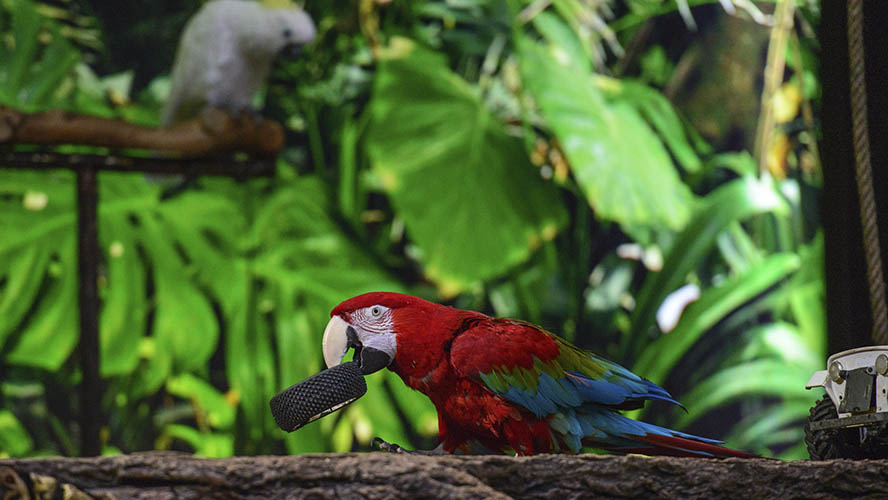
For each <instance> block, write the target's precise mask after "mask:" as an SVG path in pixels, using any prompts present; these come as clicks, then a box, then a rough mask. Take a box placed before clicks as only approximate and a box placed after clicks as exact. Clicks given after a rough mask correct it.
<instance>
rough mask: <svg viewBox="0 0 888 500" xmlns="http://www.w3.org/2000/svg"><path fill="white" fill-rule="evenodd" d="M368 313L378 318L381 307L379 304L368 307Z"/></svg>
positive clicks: (380, 314) (380, 313)
mask: <svg viewBox="0 0 888 500" xmlns="http://www.w3.org/2000/svg"><path fill="white" fill-rule="evenodd" d="M370 314H371V315H372V316H373V317H374V318H378V317H380V316H382V308H381V307H379V306H373V307H371V308H370Z"/></svg>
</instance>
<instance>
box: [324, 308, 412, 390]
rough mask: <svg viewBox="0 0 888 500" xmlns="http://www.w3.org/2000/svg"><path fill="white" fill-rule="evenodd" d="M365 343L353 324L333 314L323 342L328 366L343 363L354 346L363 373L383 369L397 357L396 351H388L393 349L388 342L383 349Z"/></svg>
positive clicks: (367, 373)
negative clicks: (389, 347)
mask: <svg viewBox="0 0 888 500" xmlns="http://www.w3.org/2000/svg"><path fill="white" fill-rule="evenodd" d="M364 344H365V343H364V342H363V341H362V340H361V338H360V337H359V335H358V332H357V331H356V330H355V328H354V327H353V326H351V325H349V324H348V323H346V322H345V320H343V319H342V318H340V317H339V316H333V317H332V318H330V322H329V323H327V327H326V328H325V329H324V340H323V342H322V345H323V351H324V362H325V363H326V364H327V368H332V367H334V366H336V365H338V364H340V363H342V360H343V358H345V353H346V352H348V350H349V348H352V347H353V348H354V349H355V361H357V362H358V363H359V364H360V365H361V373H363V374H364V375H369V374H371V373H374V372H377V371H379V370H382V369H383V368H385V367H386V366H388V365H390V364H391V362H392V361H393V360H394V358H395V356H394V352H391V353H389V352H387V351H389V350H391V349H388V348H387V345H388V344H387V343H384V344H385V346H384V347H383V349H377V348H375V347H373V346H370V345H364Z"/></svg>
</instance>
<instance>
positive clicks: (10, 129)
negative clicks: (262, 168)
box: [0, 107, 284, 157]
mask: <svg viewBox="0 0 888 500" xmlns="http://www.w3.org/2000/svg"><path fill="white" fill-rule="evenodd" d="M0 144H46V145H50V144H52V145H57V144H83V145H90V146H103V147H109V148H115V149H125V148H126V149H129V148H132V149H148V150H152V151H160V152H165V153H173V154H177V155H180V156H205V155H211V154H218V153H230V152H235V151H243V152H247V153H252V154H254V155H257V156H263V157H273V156H276V155H277V154H278V153H279V152H280V151H281V149H282V148H283V146H284V130H283V127H281V125H280V124H279V123H277V122H273V121H270V120H259V121H256V120H254V119H253V117H252V116H250V115H249V114H243V115H241V116H240V117H237V118H235V117H232V116H231V115H229V114H228V113H226V112H224V111H222V110H220V109H214V108H208V109H207V110H205V111H204V113H203V114H202V115H201V116H200V117H199V118H196V119H193V120H189V121H186V122H182V123H180V124H176V125H174V126H172V127H170V128H155V127H145V126H142V125H136V124H133V123H129V122H125V121H123V120H117V119H110V118H101V117H97V116H89V115H82V114H76V113H69V112H66V111H58V110H56V111H46V112H42V113H23V112H21V111H19V110H16V109H13V108H8V107H0Z"/></svg>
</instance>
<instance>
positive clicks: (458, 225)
mask: <svg viewBox="0 0 888 500" xmlns="http://www.w3.org/2000/svg"><path fill="white" fill-rule="evenodd" d="M369 112H370V123H369V133H368V135H367V138H366V148H367V152H368V153H369V155H370V158H371V161H372V163H373V169H374V170H375V172H376V173H377V174H378V175H379V176H380V178H381V179H382V184H383V188H384V189H385V191H386V192H387V193H388V195H389V196H390V198H391V200H392V203H393V204H394V206H395V210H396V213H397V216H398V217H401V218H402V219H403V220H404V224H405V226H406V228H407V235H408V237H409V238H410V240H411V241H412V242H413V243H414V244H415V245H416V247H417V248H418V250H419V254H420V257H419V259H420V261H421V262H422V265H423V269H424V271H425V273H426V274H427V275H428V276H429V277H431V278H432V279H433V280H435V282H436V283H437V284H438V286H439V289H440V290H441V292H443V293H444V294H452V293H455V292H458V291H460V290H462V289H464V288H465V287H467V286H470V285H473V284H476V283H478V282H480V281H482V280H485V279H489V278H492V277H494V276H496V275H499V274H502V273H503V272H505V271H506V270H508V269H509V268H510V267H513V266H515V265H516V264H518V263H520V262H522V261H524V260H526V259H527V258H528V256H529V255H530V253H531V252H532V251H533V249H534V248H536V247H537V246H539V244H540V242H541V241H542V240H545V239H550V238H552V237H553V236H554V235H555V233H556V231H557V230H558V228H559V227H560V226H561V225H562V224H563V223H564V221H565V217H566V213H565V210H564V208H563V206H562V201H561V200H560V199H559V196H558V193H557V191H556V189H555V188H554V186H552V185H550V184H547V183H546V182H544V181H543V180H542V179H541V178H540V176H539V174H538V172H537V171H536V169H534V168H533V167H532V166H531V164H530V162H529V161H528V159H527V157H526V155H525V153H524V149H523V145H522V143H521V141H520V140H519V139H517V138H513V137H510V136H509V135H508V134H507V133H506V132H505V128H504V126H503V124H502V123H500V122H499V121H498V120H497V119H496V118H495V117H494V116H493V115H492V114H491V113H490V111H488V110H487V109H486V108H485V106H484V103H483V102H482V100H481V98H480V97H479V92H478V90H477V89H476V88H475V87H473V86H472V85H469V84H468V83H467V82H465V81H464V80H463V79H462V78H460V77H459V76H457V75H456V74H454V73H452V72H451V71H450V70H449V69H448V68H447V65H446V64H445V61H444V58H443V57H442V56H441V55H439V54H435V53H432V52H430V51H427V50H425V49H422V48H420V47H419V46H417V45H415V44H414V43H412V42H410V41H407V40H405V39H395V40H394V41H393V42H392V44H391V45H390V47H389V49H388V50H387V51H385V54H384V55H383V56H382V58H381V60H380V63H379V70H378V72H377V75H376V81H375V83H374V90H373V100H372V102H371V105H370V111H369Z"/></svg>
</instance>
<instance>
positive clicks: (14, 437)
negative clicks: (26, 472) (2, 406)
mask: <svg viewBox="0 0 888 500" xmlns="http://www.w3.org/2000/svg"><path fill="white" fill-rule="evenodd" d="M33 447H34V442H33V441H32V440H31V436H29V435H28V431H26V430H25V427H24V426H23V425H22V423H21V422H19V420H18V419H17V418H15V415H13V414H12V412H11V411H9V410H0V457H2V456H3V455H6V456H12V457H19V456H22V455H25V454H26V453H28V452H29V451H31V449H32V448H33Z"/></svg>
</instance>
